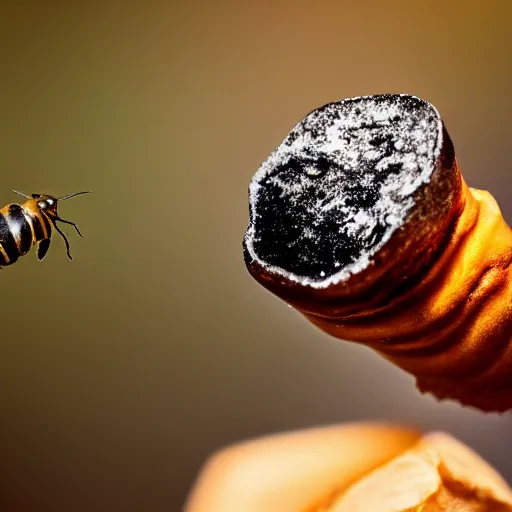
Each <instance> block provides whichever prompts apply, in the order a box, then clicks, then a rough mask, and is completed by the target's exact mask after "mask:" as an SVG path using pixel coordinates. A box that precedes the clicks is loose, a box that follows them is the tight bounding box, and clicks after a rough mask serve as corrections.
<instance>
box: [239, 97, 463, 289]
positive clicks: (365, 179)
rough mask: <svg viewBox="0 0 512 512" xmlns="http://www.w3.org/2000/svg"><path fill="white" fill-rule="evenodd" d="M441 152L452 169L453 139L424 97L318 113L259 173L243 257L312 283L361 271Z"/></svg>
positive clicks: (348, 104) (367, 100)
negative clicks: (442, 145)
mask: <svg viewBox="0 0 512 512" xmlns="http://www.w3.org/2000/svg"><path fill="white" fill-rule="evenodd" d="M441 138H444V148H443V152H442V155H441V144H442V142H443V141H442V140H441ZM440 157H441V158H442V160H443V162H442V165H445V164H446V163H447V162H448V161H450V160H451V162H452V163H451V165H449V167H452V166H453V161H454V158H455V156H454V151H453V144H452V142H451V140H450V138H449V136H448V134H447V133H446V130H445V128H444V126H443V125H442V124H441V120H440V118H439V115H438V113H437V111H436V110H435V108H434V107H432V105H430V104H429V103H427V102H425V101H423V100H421V99H419V98H416V97H413V96H407V95H398V94H388V95H378V96H369V97H362V98H355V99H350V100H344V101H339V102H335V103H330V104H328V105H325V106H323V107H321V108H319V109H317V110H314V111H312V112H311V113H309V114H308V115H307V116H306V117H305V118H304V119H303V120H302V121H301V122H300V123H299V124H298V125H297V126H296V127H295V128H294V129H293V131H292V132H291V133H290V134H289V135H288V136H287V138H286V139H285V140H284V141H283V143H282V144H281V146H279V148H278V149H277V150H276V151H275V152H274V153H272V155H270V157H269V158H268V160H267V161H266V162H265V163H264V164H263V165H262V167H261V168H260V170H259V171H258V172H257V173H256V175H255V176H254V178H253V182H252V184H251V189H250V208H251V222H250V225H249V228H248V230H247V232H246V237H245V241H244V257H245V261H246V264H247V265H249V264H252V263H254V262H255V261H257V263H258V265H259V267H260V268H264V269H265V268H267V269H268V271H269V272H274V273H276V272H277V273H282V275H283V276H287V277H290V276H294V277H295V278H296V280H298V281H300V280H306V281H308V282H321V281H325V280H326V279H328V278H330V277H332V276H342V277H343V274H344V273H345V274H346V276H349V275H353V274H356V273H358V272H359V271H361V270H363V269H364V268H366V267H367V266H368V265H369V262H370V261H371V260H372V258H373V256H374V255H375V254H376V253H377V252H378V251H379V250H380V248H381V247H382V246H383V245H385V243H386V242H387V241H388V240H389V239H390V238H391V236H392V235H393V233H394V232H396V231H397V230H399V229H400V228H402V226H403V225H404V223H405V222H406V220H407V219H408V217H409V215H410V212H411V210H413V209H414V206H415V197H416V195H417V193H418V191H419V190H420V189H421V188H422V187H424V186H425V183H428V182H429V179H430V177H431V176H432V174H433V173H434V171H435V170H436V168H437V167H438V165H439V161H440ZM341 280H343V278H342V279H341Z"/></svg>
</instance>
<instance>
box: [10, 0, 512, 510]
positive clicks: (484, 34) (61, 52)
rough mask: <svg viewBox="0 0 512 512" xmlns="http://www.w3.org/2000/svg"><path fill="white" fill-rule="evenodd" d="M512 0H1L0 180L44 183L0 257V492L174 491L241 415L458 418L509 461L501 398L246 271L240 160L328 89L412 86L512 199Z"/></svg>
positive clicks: (509, 469)
mask: <svg viewBox="0 0 512 512" xmlns="http://www.w3.org/2000/svg"><path fill="white" fill-rule="evenodd" d="M511 19H512V2H510V0H501V1H500V0H488V1H487V2H485V3H484V4H482V3H481V2H476V1H468V0H461V1H452V2H445V1H443V0H431V1H429V2H411V1H403V2H398V1H387V2H380V1H378V0H376V1H359V2H348V1H339V0H338V1H315V2H312V1H311V2H301V1H293V2H292V1H291V0H289V1H280V0H272V1H266V0H262V1H259V2H235V1H228V0H218V1H217V2H209V1H207V0H204V1H199V0H198V1H194V0H191V1H188V2H185V1H182V2H177V1H176V2H173V1H167V2H164V1H160V2H156V1H152V0H147V1H144V2H143V1H132V2H130V1H124V2H121V1H118V2H115V1H109V0H105V1H102V2H99V1H89V2H63V1H60V2H55V1H51V0H49V1H46V2H35V1H34V2H29V1H18V2H2V9H1V17H0V62H1V66H2V74H1V75H2V77H1V80H0V112H1V114H2V115H1V120H0V155H1V156H0V169H1V177H2V180H1V187H0V203H1V204H7V203H10V202H17V201H18V200H19V199H20V198H18V197H17V196H15V195H14V194H13V193H12V192H11V189H13V188H16V189H19V190H22V191H24V192H26V193H32V192H48V193H52V194H56V195H63V194H67V193H71V192H75V191H79V190H92V191H93V194H91V195H88V196H80V197H78V198H76V199H72V200H70V201H69V202H66V203H63V204H62V205H61V208H60V214H61V215H62V217H63V218H65V219H70V220H73V221H75V222H77V224H78V226H79V227H80V229H81V230H82V232H83V234H84V236H85V238H84V239H81V238H79V237H78V236H77V235H76V233H74V231H72V230H70V229H67V230H66V232H67V233H68V234H69V238H70V242H71V250H72V254H73V256H74V260H73V261H72V262H70V261H68V260H67V258H66V253H65V247H64V243H63V241H62V240H61V239H60V238H58V237H57V238H55V240H54V241H53V243H52V247H51V248H50V251H49V254H48V257H47V259H46V260H45V261H44V262H43V263H39V262H37V260H36V257H35V255H34V253H31V254H29V255H27V256H25V257H24V258H22V259H21V260H20V261H19V262H18V263H16V264H15V265H14V266H13V267H10V268H8V269H4V270H2V271H1V273H0V280H1V283H0V284H1V288H0V289H1V291H2V297H3V300H2V315H1V326H2V329H1V343H0V351H1V357H0V407H1V423H0V432H1V438H0V439H1V440H0V460H1V464H0V474H1V481H0V488H1V493H0V500H1V503H2V510H5V511H8V512H11V511H16V512H17V511H32V510H33V511H35V510H37V511H38V512H40V511H46V510H48V511H52V512H60V511H66V512H69V511H73V512H82V511H96V512H100V511H120V512H132V511H134V512H135V511H139V512H142V511H144V512H145V511H152V512H160V511H162V512H163V511H168V510H180V509H181V507H182V506H183V503H184V500H185V498H186V495H187V492H188V490H189V489H190V487H191V485H192V484H193V481H194V479H195V477H196V475H197V473H198V471H199V470H200V467H201V465H202V464H203V462H204V461H205V459H206V458H207V457H208V456H209V455H210V454H211V453H212V452H213V451H215V450H216V449H218V448H220V447H222V446H225V445H227V444H229V443H233V442H236V441H239V440H243V439H247V438H249V437H253V436H257V435H263V434H268V433H273V432H278V431H283V430H289V429H296V428H303V427H309V426H317V425H324V424H329V423H335V422H344V421H352V420H365V419H368V420H373V419H386V420H395V421H399V422H405V423H409V424H412V425H415V426H418V427H419V428H423V429H426V430H430V429H441V430H446V431H448V432H451V433H453V434H454V435H455V436H457V437H458V438H459V439H461V440H463V441H465V442H466V443H468V444H469V445H471V446H472V447H473V448H475V449H476V450H477V451H478V452H479V453H481V454H482V455H483V456H484V457H485V458H486V459H487V460H488V461H489V462H491V463H492V464H494V465H495V466H496V467H497V468H498V469H499V470H500V471H501V472H502V474H503V475H504V476H505V477H506V478H507V479H508V481H509V482H512V457H511V456H510V449H509V448H508V447H509V446H510V443H511V442H512V418H511V416H509V415H505V416H497V415H487V416H485V415H483V414H481V413H479V412H476V411H473V410H471V409H463V408H461V407H459V406H457V405H456V404H451V403H445V404H438V403H436V402H435V401H434V400H433V399H431V398H429V397H423V396H420V394H419V393H418V392H417V391H416V389H415V386H414V382H413V379H412V378H411V377H410V376H408V375H406V374H404V373H402V372H400V371H399V370H398V369H396V368H394V367H392V366H391V365H390V364H389V363H387V362H385V361H384V360H382V359H380V358H379V357H378V356H377V355H375V354H373V353H372V352H370V350H368V349H365V348H364V347H358V346H355V345H353V344H349V343H343V342H341V341H339V340H333V339H330V338H328V337H327V336H326V335H324V334H322V333H321V332H320V331H317V330H315V328H313V327H312V326H310V325H309V324H307V322H306V321H305V320H304V319H302V318H301V317H300V316H299V315H298V313H295V312H294V311H292V310H290V309H289V308H287V307H286V305H285V304H284V303H282V302H280V301H279V300H278V299H276V298H275V297H273V296H271V295H270V294H269V293H268V292H266V291H265V290H264V289H263V288H262V287H260V286H259V285H257V284H256V282H254V281H253V280H252V279H251V278H250V277H249V275H248V274H247V273H246V270H245V266H244V263H243V258H242V249H241V242H242V236H243V232H244V230H245V227H246V223H247V219H248V215H247V214H248V202H247V187H248V184H249V180H250V179H251V176H252V174H253V173H254V172H255V171H256V169H257V168H258V166H259V165H260V163H261V162H262V161H263V160H264V159H265V158H266V157H267V155H268V154H269V153H270V152H271V151H272V150H273V149H274V148H275V147H276V146H278V145H279V144H280V143H281V141H282V139H283V138H284V137H285V135H286V134H287V133H288V131H289V130H290V129H291V128H292V127H293V125H294V124H295V123H296V122H298V121H299V120H300V119H302V117H303V116H304V115H305V114H306V113H307V112H309V111H310V110H312V109H314V108H316V107H318V106H320V105H323V104H325V103H327V102H330V101H334V100H338V99H342V98H346V97H351V96H359V95H365V94H374V93H382V92H404V93H410V94H415V95H417V96H420V97H422V98H423V99H426V100H428V101H430V102H432V103H433V104H434V105H435V106H436V107H437V108H438V109H439V111H440V112H441V115H442V116H443V117H444V119H445V122H446V124H447V127H448V130H449V132H450V134H451V136H452V139H453V140H454V143H455V146H456V151H457V155H458V159H459V162H460V165H461V168H462V171H463V174H464V176H465V178H466V180H467V181H468V182H469V184H470V185H471V186H474V187H477V188H484V189H488V190H490V191H491V192H492V193H493V194H494V195H495V197H496V198H497V199H498V201H499V203H500V205H501V207H502V209H503V212H504V215H505V217H506V219H507V220H508V221H509V222H512V192H511V186H512V176H511V174H510V118H511V116H512V100H511V99H510V91H511V90H512V69H511V67H510V51H511V43H512V32H511V31H510V26H511V25H510V23H511Z"/></svg>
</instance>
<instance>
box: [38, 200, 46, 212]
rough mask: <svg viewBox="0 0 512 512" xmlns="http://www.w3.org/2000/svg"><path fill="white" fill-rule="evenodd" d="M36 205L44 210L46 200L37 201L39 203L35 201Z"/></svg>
mask: <svg viewBox="0 0 512 512" xmlns="http://www.w3.org/2000/svg"><path fill="white" fill-rule="evenodd" d="M37 206H39V208H41V210H44V209H45V208H46V207H47V206H48V205H47V204H46V201H39V203H37Z"/></svg>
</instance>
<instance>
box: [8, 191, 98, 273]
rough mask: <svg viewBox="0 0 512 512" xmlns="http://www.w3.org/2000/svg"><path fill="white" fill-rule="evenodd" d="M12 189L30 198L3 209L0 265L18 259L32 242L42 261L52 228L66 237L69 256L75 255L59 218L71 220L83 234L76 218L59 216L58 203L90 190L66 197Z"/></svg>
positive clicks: (77, 230)
mask: <svg viewBox="0 0 512 512" xmlns="http://www.w3.org/2000/svg"><path fill="white" fill-rule="evenodd" d="M13 192H15V193H16V194H19V195H20V196H23V197H25V198H26V199H27V200H26V201H25V202H24V203H23V204H21V205H20V204H16V203H12V204H8V205H7V206H4V207H3V208H2V209H0V268H2V267H6V266H8V265H12V264H13V263H16V261H17V260H18V258H19V257H20V256H23V255H24V254H27V252H29V251H30V249H31V248H32V246H37V259H38V260H39V261H42V260H43V258H44V257H45V256H46V253H47V252H48V249H49V247H50V241H51V238H52V229H53V228H54V229H55V230H56V231H57V233H59V234H60V235H61V236H62V238H63V239H64V242H65V243H66V250H67V255H68V258H69V259H70V260H71V259H73V258H72V257H71V254H70V252H69V242H68V239H67V238H66V235H64V233H63V232H62V231H61V230H60V229H59V226H57V222H63V223H65V224H70V225H71V226H73V227H74V228H75V229H76V232H77V233H78V234H79V235H80V236H81V237H82V238H83V236H82V233H80V230H79V229H78V227H77V225H76V224H75V223H74V222H71V221H69V220H64V219H61V218H60V217H59V215H58V213H57V203H58V202H59V201H64V200H65V199H70V198H71V197H75V196H79V195H81V194H88V193H89V191H87V192H76V193H74V194H69V195H67V196H64V197H55V196H51V195H49V194H32V196H27V195H25V194H23V193H22V192H18V191H17V190H13Z"/></svg>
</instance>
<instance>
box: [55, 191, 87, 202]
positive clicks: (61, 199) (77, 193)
mask: <svg viewBox="0 0 512 512" xmlns="http://www.w3.org/2000/svg"><path fill="white" fill-rule="evenodd" d="M90 193H91V191H90V190H87V191H85V192H75V193H74V194H68V195H67V196H63V197H59V198H58V200H59V201H64V199H69V198H70V197H75V196H79V195H81V194H90Z"/></svg>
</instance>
